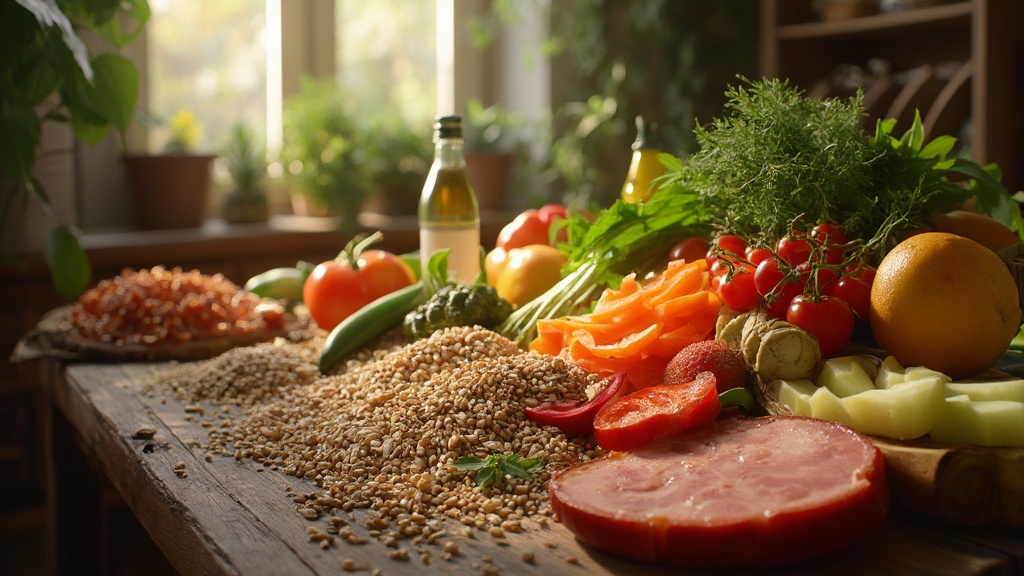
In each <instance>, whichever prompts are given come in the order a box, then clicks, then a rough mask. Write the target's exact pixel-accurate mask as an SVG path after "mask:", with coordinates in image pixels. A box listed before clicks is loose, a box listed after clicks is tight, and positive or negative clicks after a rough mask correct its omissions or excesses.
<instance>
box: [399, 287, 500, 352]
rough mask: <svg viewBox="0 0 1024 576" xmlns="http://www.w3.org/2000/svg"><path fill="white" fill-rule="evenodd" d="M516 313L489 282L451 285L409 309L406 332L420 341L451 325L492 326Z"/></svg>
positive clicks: (404, 324) (403, 323) (405, 322)
mask: <svg viewBox="0 0 1024 576" xmlns="http://www.w3.org/2000/svg"><path fill="white" fill-rule="evenodd" d="M511 313H512V305H511V304H509V302H508V300H505V299H504V298H502V297H501V296H498V291H497V290H495V289H494V288H493V287H491V286H488V285H487V284H448V285H445V286H443V287H442V288H441V289H440V290H438V291H437V292H436V293H435V294H434V295H433V296H431V297H430V299H429V300H427V301H426V302H424V303H423V304H421V305H420V306H419V307H418V308H416V309H415V310H413V311H412V312H409V313H408V314H407V315H406V316H405V320H404V321H403V322H402V327H403V328H404V329H405V335H406V336H408V337H409V339H410V340H412V341H416V340H419V339H420V338H426V337H427V336H430V335H431V334H433V333H434V331H436V330H440V329H442V328H448V327H450V326H483V327H484V328H488V329H492V328H494V327H496V326H497V325H498V324H501V322H503V321H504V320H505V318H508V315H509V314H511Z"/></svg>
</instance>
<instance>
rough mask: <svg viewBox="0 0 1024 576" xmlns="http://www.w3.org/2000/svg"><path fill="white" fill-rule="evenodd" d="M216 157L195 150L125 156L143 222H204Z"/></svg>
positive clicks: (162, 225) (154, 226)
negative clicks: (185, 152)
mask: <svg viewBox="0 0 1024 576" xmlns="http://www.w3.org/2000/svg"><path fill="white" fill-rule="evenodd" d="M214 158H216V156H206V155H193V154H168V155H157V156H151V155H138V156H125V157H124V159H123V161H124V165H125V169H126V170H127V171H128V181H129V183H130V184H131V191H132V199H133V200H134V202H135V213H136V216H137V217H138V223H139V226H140V227H141V228H143V229H145V230H163V229H168V228H197V227H199V226H202V224H203V220H205V219H206V197H207V194H208V193H209V188H210V167H211V165H212V164H213V160H214Z"/></svg>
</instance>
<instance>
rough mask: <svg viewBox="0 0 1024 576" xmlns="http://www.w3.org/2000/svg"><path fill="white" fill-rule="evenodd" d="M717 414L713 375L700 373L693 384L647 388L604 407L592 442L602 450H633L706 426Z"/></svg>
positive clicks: (596, 419) (716, 397)
mask: <svg viewBox="0 0 1024 576" xmlns="http://www.w3.org/2000/svg"><path fill="white" fill-rule="evenodd" d="M719 410H720V406H719V403H718V391H717V387H716V383H715V375H714V374H712V373H711V372H701V373H700V374H698V375H697V378H696V379H695V380H693V382H687V383H686V384H658V385H655V386H648V387H647V388H643V389H641V390H638V391H636V392H633V393H632V394H630V395H628V396H625V397H623V398H620V399H618V400H616V401H614V402H610V403H608V404H605V405H604V406H602V407H601V409H600V410H598V411H597V416H595V417H594V438H595V439H596V440H597V443H598V445H599V446H601V447H602V448H604V449H605V450H634V449H636V448H640V447H642V446H646V445H647V444H650V443H651V442H653V441H655V440H658V439H660V438H667V437H669V436H675V435H676V434H681V433H684V432H690V431H693V430H697V429H700V428H703V427H705V426H708V425H709V424H711V423H712V422H714V421H715V418H716V417H717V416H718V412H719Z"/></svg>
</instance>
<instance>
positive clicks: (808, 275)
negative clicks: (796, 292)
mask: <svg viewBox="0 0 1024 576" xmlns="http://www.w3.org/2000/svg"><path fill="white" fill-rule="evenodd" d="M796 271H797V273H798V274H800V276H801V277H802V278H805V280H804V283H805V284H804V286H805V287H806V288H808V291H809V292H813V291H814V290H817V291H818V292H819V293H820V292H821V291H823V290H825V289H826V288H827V287H828V286H829V285H830V284H831V283H832V282H833V281H834V280H835V279H836V276H838V275H839V274H838V273H837V272H836V271H835V269H834V268H827V267H821V266H816V265H812V264H811V262H810V261H807V262H804V263H803V264H801V265H799V266H797V267H796ZM815 278H816V279H817V283H818V284H817V286H815V285H814V282H815Z"/></svg>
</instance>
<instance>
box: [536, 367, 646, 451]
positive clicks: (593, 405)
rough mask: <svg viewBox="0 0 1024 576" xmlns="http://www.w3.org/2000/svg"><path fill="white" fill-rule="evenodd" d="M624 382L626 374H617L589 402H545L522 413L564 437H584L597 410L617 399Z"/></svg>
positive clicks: (590, 429) (591, 425)
mask: <svg viewBox="0 0 1024 576" xmlns="http://www.w3.org/2000/svg"><path fill="white" fill-rule="evenodd" d="M625 380H626V373H625V372H619V373H617V374H615V375H614V376H611V377H610V378H609V379H608V383H607V385H606V386H605V387H604V390H602V391H601V392H600V393H599V394H598V395H597V396H594V398H593V399H591V400H588V401H586V402H584V401H581V400H560V401H557V402H546V403H544V404H540V405H538V406H536V407H533V408H530V407H529V406H527V407H526V408H523V413H524V414H526V417H527V418H529V419H530V420H533V421H534V422H536V423H538V424H540V425H542V426H555V427H556V428H558V429H559V430H561V431H562V433H563V434H565V435H566V436H585V435H587V434H590V433H591V432H593V431H594V416H595V415H597V412H598V410H600V409H601V407H602V406H604V405H605V404H607V403H608V402H611V401H613V400H614V399H615V398H616V397H618V395H619V392H620V391H622V388H623V386H622V383H623V382H624V381H625Z"/></svg>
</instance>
